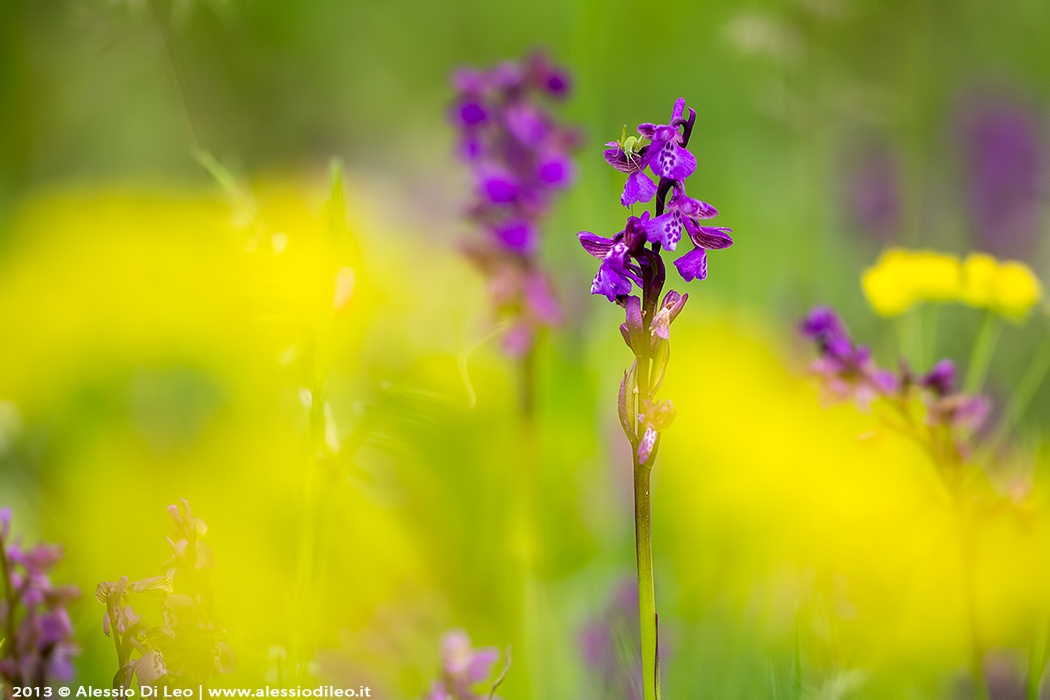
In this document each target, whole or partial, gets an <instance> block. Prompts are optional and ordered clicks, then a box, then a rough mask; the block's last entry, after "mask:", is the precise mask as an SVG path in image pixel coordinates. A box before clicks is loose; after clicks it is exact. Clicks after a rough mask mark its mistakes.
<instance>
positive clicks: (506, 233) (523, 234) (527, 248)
mask: <svg viewBox="0 0 1050 700" xmlns="http://www.w3.org/2000/svg"><path fill="white" fill-rule="evenodd" d="M493 234H495V236H496V240H497V241H499V243H500V245H502V246H503V247H504V248H507V249H508V250H512V251H514V252H516V253H529V252H531V251H532V250H533V248H535V246H536V235H535V232H534V231H533V229H532V226H530V225H529V224H528V223H527V222H525V221H511V222H508V223H506V224H503V225H502V226H499V227H498V228H496V229H494V230H493Z"/></svg>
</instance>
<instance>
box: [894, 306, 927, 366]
mask: <svg viewBox="0 0 1050 700" xmlns="http://www.w3.org/2000/svg"><path fill="white" fill-rule="evenodd" d="M921 314H922V309H921V307H919V306H915V307H912V308H911V309H909V310H908V311H906V312H905V313H904V314H902V315H900V316H898V317H897V344H898V354H899V355H900V356H901V357H903V358H904V359H905V360H907V361H908V363H909V364H911V365H912V366H913V367H915V366H920V365H922V364H923V363H924V352H923V342H922V341H923V337H922V335H923V333H922V316H921Z"/></svg>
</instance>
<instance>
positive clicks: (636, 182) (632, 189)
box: [620, 170, 656, 207]
mask: <svg viewBox="0 0 1050 700" xmlns="http://www.w3.org/2000/svg"><path fill="white" fill-rule="evenodd" d="M655 195H656V183H655V182H653V181H652V179H651V178H650V177H649V176H648V175H646V174H645V173H644V172H642V171H641V170H636V171H635V172H633V173H631V174H630V175H628V176H627V183H626V184H625V185H624V186H623V194H622V195H620V204H622V205H624V206H625V207H630V206H631V205H632V204H636V203H638V202H643V203H644V202H648V201H650V200H651V199H652V198H653V197H654V196H655Z"/></svg>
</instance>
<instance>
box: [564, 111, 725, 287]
mask: <svg viewBox="0 0 1050 700" xmlns="http://www.w3.org/2000/svg"><path fill="white" fill-rule="evenodd" d="M685 108H686V107H685V100H684V99H682V98H679V99H678V100H677V101H676V102H675V103H674V109H673V110H672V112H671V119H670V121H669V122H668V123H667V124H650V123H648V122H647V123H644V124H639V125H638V133H639V135H640V138H639V137H631V138H630V139H624V140H623V141H619V142H617V141H613V142H610V143H607V144H606V146H608V148H607V150H606V151H605V152H604V155H605V160H606V162H607V163H609V165H611V166H612V167H614V168H616V169H617V170H619V171H620V172H622V173H626V174H627V183H626V184H625V185H624V189H623V194H622V195H620V204H622V205H623V206H625V207H632V206H633V205H635V204H638V203H647V202H649V201H652V200H653V199H654V198H655V199H656V205H655V212H654V214H653V215H652V216H650V214H649V212H648V211H646V212H644V213H643V214H642V215H641V216H630V217H628V219H627V223H626V225H625V226H624V228H623V230H622V231H620V232H619V233H617V234H616V235H615V236H613V237H612V238H604V237H602V236H597V235H595V234H593V233H590V232H588V231H583V232H581V233H580V234H579V238H580V243H581V244H582V245H583V247H584V249H585V250H586V251H587V252H588V253H590V254H591V255H593V256H595V257H596V258H598V259H599V260H601V264H600V265H599V267H598V274H597V275H595V277H594V282H593V283H592V284H591V293H592V294H603V295H605V296H606V297H607V298H608V299H609V301H616V302H619V303H621V304H622V303H623V301H624V298H625V297H626V296H627V295H628V294H630V293H631V289H632V286H631V285H632V282H633V283H634V284H636V285H638V287H640V288H641V289H642V291H643V293H644V292H645V291H646V289H645V285H646V284H647V282H646V279H647V277H649V278H652V279H656V278H659V279H660V280H661V282H662V280H663V276H664V272H663V269H664V265H663V261H662V259H661V258H660V250H661V249H666V250H669V251H675V250H677V248H678V243H679V242H680V241H681V240H682V231H683V229H684V231H685V232H686V234H687V235H688V237H689V240H690V242H691V243H692V248H691V249H690V250H689V251H688V252H687V253H685V254H684V255H681V256H679V257H678V258H676V259H675V261H674V266H675V268H676V269H677V270H678V273H679V274H680V275H681V276H682V279H684V280H685V281H686V282H690V281H692V280H694V279H700V280H702V279H706V278H707V251H709V250H720V249H722V248H728V247H729V246H731V245H733V239H732V238H730V236H729V234H730V233H731V232H732V230H731V229H728V228H724V227H721V226H707V225H705V224H704V222H705V221H707V220H709V219H713V218H714V217H716V216H717V215H718V210H717V209H715V208H714V207H713V206H711V205H710V204H708V203H707V202H702V201H700V200H698V199H693V198H692V197H690V196H688V195H687V194H686V191H685V179H686V178H687V177H689V176H690V175H692V174H693V172H694V171H696V158H695V157H694V156H693V154H692V153H690V152H689V150H688V148H687V146H688V145H689V137H690V135H691V134H692V131H693V124H694V123H695V121H696V112H695V111H694V110H692V109H690V110H689V114H688V116H686V114H685ZM647 171H648V172H647ZM649 173H652V175H653V176H655V177H656V178H657V179H658V181H657V182H654V181H653V179H652V177H650V176H649ZM668 195H670V196H668ZM647 244H648V245H649V246H650V247H647ZM649 269H652V271H653V274H651V275H648V276H647V274H646V273H647V270H649Z"/></svg>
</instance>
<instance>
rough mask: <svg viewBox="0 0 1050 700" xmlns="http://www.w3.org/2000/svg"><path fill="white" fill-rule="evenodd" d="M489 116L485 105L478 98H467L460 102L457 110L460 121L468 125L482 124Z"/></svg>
mask: <svg viewBox="0 0 1050 700" xmlns="http://www.w3.org/2000/svg"><path fill="white" fill-rule="evenodd" d="M488 116H489V113H488V110H486V109H485V105H483V104H481V103H480V102H478V101H477V100H465V101H464V102H461V103H460V105H459V109H457V110H456V117H457V119H458V121H459V123H460V124H462V125H463V126H466V127H474V126H477V125H478V124H482V123H483V122H484V121H485V120H486V119H488Z"/></svg>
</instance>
